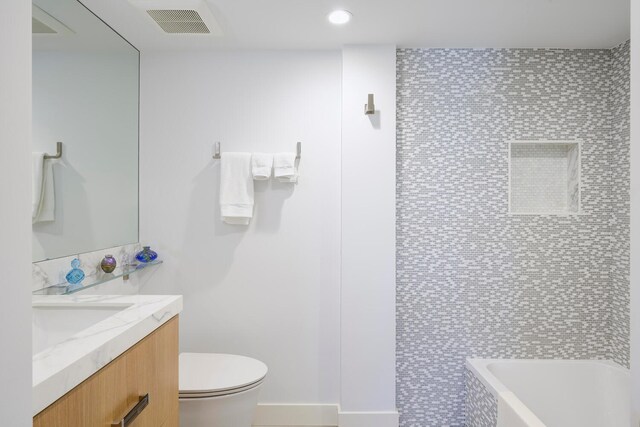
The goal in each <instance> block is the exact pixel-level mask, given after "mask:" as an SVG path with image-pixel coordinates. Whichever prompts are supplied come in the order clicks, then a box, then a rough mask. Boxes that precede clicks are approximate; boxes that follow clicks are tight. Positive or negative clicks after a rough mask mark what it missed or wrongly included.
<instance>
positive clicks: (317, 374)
mask: <svg viewBox="0 0 640 427" xmlns="http://www.w3.org/2000/svg"><path fill="white" fill-rule="evenodd" d="M141 76H142V79H141V82H142V86H141V89H142V92H141V102H142V106H141V113H142V115H141V194H140V204H141V242H143V243H150V244H151V245H152V246H153V247H154V248H155V249H156V250H157V251H158V252H159V253H160V256H161V257H162V258H164V260H165V261H166V262H165V264H163V265H162V266H160V267H159V268H158V269H157V271H156V272H155V273H154V274H153V275H152V276H151V277H150V279H149V280H148V281H147V284H146V285H145V286H144V288H143V292H145V293H160V294H163V293H177V294H183V295H184V298H185V300H184V303H185V309H184V312H183V313H182V315H181V324H180V326H181V329H180V334H181V343H180V344H181V350H182V351H201V352H228V353H237V354H243V355H247V356H251V357H256V358H258V359H260V360H263V361H264V362H265V363H266V364H267V365H268V366H269V376H268V379H267V381H266V384H265V386H264V389H263V391H262V394H261V401H262V402H263V403H285V404H291V403H329V404H336V403H338V401H339V372H340V367H339V363H340V360H339V357H340V350H339V340H340V329H339V328H340V323H339V322H340V309H339V304H340V132H341V107H340V103H341V99H340V94H341V56H340V52H338V51H331V52H323V51H316V52H260V53H251V52H245V53H201V52H195V53H153V54H149V53H145V52H143V54H142V74H141ZM391 87H393V83H392V84H391ZM214 141H221V143H222V150H223V151H268V152H275V151H292V150H294V149H295V143H296V141H302V161H301V163H300V181H299V184H298V185H291V184H282V183H277V182H274V181H270V182H257V183H256V186H255V189H256V207H255V216H254V218H253V220H252V221H251V225H250V226H249V227H242V226H229V225H225V224H223V223H222V222H221V220H220V212H219V204H218V187H219V167H220V164H219V161H214V160H212V159H211V155H212V154H213V145H214ZM361 159H363V158H361ZM389 207H390V209H393V202H392V201H391V202H390V205H389ZM388 250H389V251H391V253H393V245H391V246H389V248H388ZM389 303H390V304H393V301H392V300H391V301H390V302H389ZM390 386H391V388H393V387H394V385H393V384H392V383H391V385H390Z"/></svg>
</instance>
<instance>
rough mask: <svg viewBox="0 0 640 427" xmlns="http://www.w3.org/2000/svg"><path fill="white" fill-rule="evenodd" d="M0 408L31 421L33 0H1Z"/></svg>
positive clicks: (18, 422) (10, 418)
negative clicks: (30, 236)
mask: <svg viewBox="0 0 640 427" xmlns="http://www.w3.org/2000/svg"><path fill="white" fill-rule="evenodd" d="M0 40H2V43H1V44H0V70H1V71H0V75H1V76H2V78H0V147H1V149H2V155H0V181H1V182H2V185H0V242H2V245H0V272H1V273H2V274H1V276H0V277H2V298H3V301H4V304H3V306H2V310H0V324H2V327H0V342H2V343H4V344H5V345H4V348H3V351H2V352H0V384H2V387H0V414H1V416H2V424H3V425H7V426H14V427H26V426H30V425H31V340H30V339H29V338H28V337H29V336H30V335H31V297H30V293H29V292H30V288H31V287H30V286H29V283H30V281H31V241H30V239H29V237H28V236H29V233H31V225H30V221H29V218H30V209H31V172H30V171H31V163H30V153H31V147H30V139H31V2H28V1H24V0H3V1H2V2H0Z"/></svg>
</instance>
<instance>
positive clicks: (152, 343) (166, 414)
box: [33, 316, 179, 427]
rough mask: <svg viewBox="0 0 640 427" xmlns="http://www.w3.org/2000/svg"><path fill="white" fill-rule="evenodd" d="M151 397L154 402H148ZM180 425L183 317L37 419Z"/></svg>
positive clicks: (54, 426) (71, 426)
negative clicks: (180, 331) (133, 413)
mask: <svg viewBox="0 0 640 427" xmlns="http://www.w3.org/2000/svg"><path fill="white" fill-rule="evenodd" d="M146 395H148V404H147V405H146V407H144V406H145V402H144V401H142V400H143V398H144V396H146ZM136 405H137V408H138V409H140V408H142V407H144V408H143V409H141V410H140V411H139V415H138V416H137V417H135V419H134V420H132V421H131V422H129V423H128V424H125V425H126V426H130V427H159V426H162V427H178V425H179V418H178V417H179V415H178V316H175V317H174V318H173V319H171V320H169V321H168V322H166V323H165V324H164V325H162V326H160V327H159V328H158V329H156V330H155V331H154V332H152V333H151V334H149V335H148V336H146V337H145V338H143V339H142V340H141V341H139V342H138V343H137V344H135V345H134V346H133V347H131V348H130V349H129V350H127V351H126V352H125V353H123V354H122V355H120V356H119V357H117V358H116V359H115V360H113V361H112V362H111V363H109V364H108V365H106V366H105V367H104V368H102V369H101V370H99V371H98V372H96V373H95V374H93V375H92V376H91V377H89V378H87V379H86V380H85V381H84V382H82V383H81V384H79V385H78V386H77V387H76V388H74V389H73V390H71V391H70V392H68V393H67V394H65V395H64V396H62V397H61V398H60V399H58V400H57V401H55V402H54V403H53V404H51V405H50V406H49V407H47V408H46V409H44V410H43V411H42V412H40V413H39V414H38V415H36V416H35V417H34V419H33V426H34V427H112V425H117V426H120V425H122V424H121V423H122V420H123V418H125V416H126V415H127V414H129V413H130V412H131V411H132V409H133V408H134V407H136Z"/></svg>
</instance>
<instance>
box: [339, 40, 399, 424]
mask: <svg viewBox="0 0 640 427" xmlns="http://www.w3.org/2000/svg"><path fill="white" fill-rule="evenodd" d="M342 63H343V82H342V85H343V91H342V301H341V304H342V306H341V318H342V320H341V365H342V366H341V368H342V374H341V376H342V378H341V395H342V396H341V411H342V414H341V417H340V419H341V424H340V425H341V426H351V425H353V426H360V425H362V426H364V425H366V426H369V427H373V426H385V427H386V426H393V425H397V414H396V413H395V410H396V406H395V386H396V385H395V332H396V331H395V319H396V317H395V302H396V300H395V292H396V288H395V283H396V282H395V279H396V277H395V180H396V175H395V173H396V169H395V166H396V143H395V141H396V91H395V88H396V49H395V46H373V47H367V46H348V47H345V48H344V49H343V54H342ZM368 93H373V94H374V96H375V105H376V114H375V115H373V116H365V115H364V104H365V103H366V101H367V94H368ZM384 413H386V414H384ZM371 417H373V418H371ZM374 419H375V421H374Z"/></svg>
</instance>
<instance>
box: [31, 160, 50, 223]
mask: <svg viewBox="0 0 640 427" xmlns="http://www.w3.org/2000/svg"><path fill="white" fill-rule="evenodd" d="M44 156H45V153H33V154H32V163H31V168H32V169H31V172H32V178H31V188H32V191H31V222H32V223H33V224H35V223H37V222H50V221H54V220H55V206H56V199H55V191H54V185H53V164H52V162H51V161H47V160H45V158H44Z"/></svg>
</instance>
